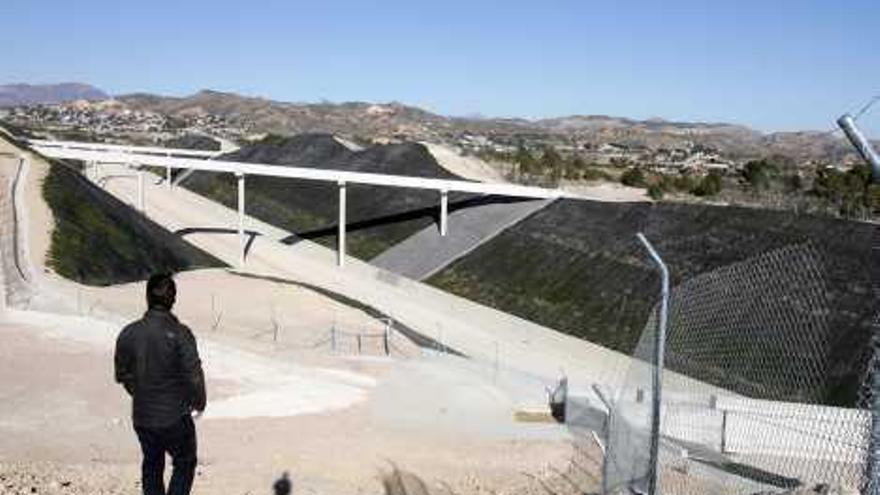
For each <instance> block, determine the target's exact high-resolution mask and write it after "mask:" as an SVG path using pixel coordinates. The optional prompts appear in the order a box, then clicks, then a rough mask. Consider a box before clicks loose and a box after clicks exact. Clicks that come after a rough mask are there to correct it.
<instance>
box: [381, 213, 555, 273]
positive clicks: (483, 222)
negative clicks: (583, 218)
mask: <svg viewBox="0 0 880 495" xmlns="http://www.w3.org/2000/svg"><path fill="white" fill-rule="evenodd" d="M550 202H551V200H535V201H521V200H517V199H513V198H502V197H497V196H489V197H485V198H480V199H478V200H477V201H474V202H473V203H474V204H473V205H472V206H466V207H464V208H459V209H456V210H454V211H452V212H450V213H449V224H448V225H449V231H448V233H447V235H446V237H443V236H441V235H440V230H439V228H437V226H436V225H431V226H428V227H427V228H425V229H422V230H421V231H419V232H416V233H415V234H413V235H412V236H410V237H409V238H407V239H406V240H404V241H403V242H400V243H398V244H396V245H394V246H393V247H391V248H390V249H388V250H386V251H385V252H383V253H382V254H380V255H379V256H377V257H375V258H373V259H372V260H371V261H370V264H371V265H374V266H377V267H379V268H382V269H384V270H388V271H390V272H394V273H397V274H399V275H403V276H405V277H408V278H411V279H413V280H424V279H426V278H428V277H430V276H431V275H433V274H434V273H436V272H437V271H439V270H441V269H443V268H444V267H445V266H447V265H449V264H450V263H452V262H453V261H455V260H457V259H458V258H460V257H462V256H464V255H466V254H467V253H469V252H471V251H472V250H474V249H475V248H477V247H478V246H479V245H480V244H483V243H484V242H486V241H488V240H489V239H492V238H493V237H495V236H496V235H498V234H499V233H500V232H502V231H503V230H504V229H506V228H508V227H510V226H511V225H514V224H516V223H517V222H519V221H520V220H522V219H524V218H526V217H528V216H529V215H531V214H532V213H534V212H536V211H538V210H540V209H541V208H543V207H545V206H547V205H548V204H550Z"/></svg>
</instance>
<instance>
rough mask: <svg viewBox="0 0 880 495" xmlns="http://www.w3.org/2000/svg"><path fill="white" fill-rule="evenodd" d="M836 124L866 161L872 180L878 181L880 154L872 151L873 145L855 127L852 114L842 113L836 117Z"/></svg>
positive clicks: (879, 178) (879, 175) (879, 180)
mask: <svg viewBox="0 0 880 495" xmlns="http://www.w3.org/2000/svg"><path fill="white" fill-rule="evenodd" d="M837 125H838V126H840V128H841V129H843V132H844V133H845V134H846V137H847V139H849V142H851V143H852V145H853V146H854V147H855V148H856V150H858V152H859V154H860V155H861V156H862V158H863V159H864V160H865V161H866V162H868V165H869V166H870V167H871V175H872V176H873V177H874V182H880V156H878V155H877V152H876V151H874V147H873V146H871V143H870V142H868V139H867V138H866V137H865V135H864V134H862V131H861V130H859V128H858V127H856V121H855V119H853V117H852V115H850V114H848V113H847V114H844V115H843V116H842V117H840V118H839V119H837Z"/></svg>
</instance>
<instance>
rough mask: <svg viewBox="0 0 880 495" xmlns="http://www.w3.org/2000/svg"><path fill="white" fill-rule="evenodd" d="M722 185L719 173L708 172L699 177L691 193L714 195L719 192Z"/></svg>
mask: <svg viewBox="0 0 880 495" xmlns="http://www.w3.org/2000/svg"><path fill="white" fill-rule="evenodd" d="M722 186H723V184H722V180H721V174H719V173H718V172H709V174H708V175H706V176H705V177H703V178H702V179H700V182H699V184H697V187H696V188H694V191H693V193H694V195H696V196H715V195H716V194H718V193H719V192H721V188H722Z"/></svg>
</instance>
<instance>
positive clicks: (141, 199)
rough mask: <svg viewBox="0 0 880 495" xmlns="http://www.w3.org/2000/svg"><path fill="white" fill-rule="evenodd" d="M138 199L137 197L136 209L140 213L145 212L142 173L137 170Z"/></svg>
mask: <svg viewBox="0 0 880 495" xmlns="http://www.w3.org/2000/svg"><path fill="white" fill-rule="evenodd" d="M137 176H138V179H137V180H138V197H137V208H138V211H140V212H141V213H144V212H145V209H144V194H145V192H144V171H143V170H138V173H137Z"/></svg>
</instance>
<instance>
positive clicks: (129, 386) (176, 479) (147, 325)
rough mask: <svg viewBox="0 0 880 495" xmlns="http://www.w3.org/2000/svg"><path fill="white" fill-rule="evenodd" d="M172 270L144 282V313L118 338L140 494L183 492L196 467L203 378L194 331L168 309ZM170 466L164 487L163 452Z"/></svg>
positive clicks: (119, 365) (120, 372) (172, 288)
mask: <svg viewBox="0 0 880 495" xmlns="http://www.w3.org/2000/svg"><path fill="white" fill-rule="evenodd" d="M176 296H177V289H176V287H175V284H174V279H173V278H172V276H171V275H170V274H157V275H153V276H152V277H150V280H149V281H148V282H147V307H148V309H147V312H146V313H144V316H143V317H142V318H141V319H139V320H137V321H135V322H133V323H131V324H129V325H128V326H126V327H125V328H124V329H123V330H122V332H121V333H120V334H119V337H118V338H117V339H116V356H115V364H116V381H117V382H119V383H121V384H122V386H123V387H125V390H126V391H127V392H128V394H129V395H130V396H131V398H132V423H134V429H135V432H136V433H137V436H138V440H139V441H140V444H141V451H142V452H143V456H144V459H143V464H142V465H141V477H142V478H141V481H142V486H143V492H144V495H166V493H167V495H187V494H189V492H190V489H191V488H192V483H193V476H194V474H195V469H196V429H195V424H194V423H193V414H195V416H196V417H198V416H199V415H201V413H202V411H204V410H205V379H204V375H203V373H202V364H201V361H200V359H199V352H198V349H197V348H196V340H195V337H194V336H193V334H192V332H191V331H190V329H189V328H187V327H186V326H185V325H183V324H182V323H180V322H179V321H178V320H177V318H176V317H175V316H174V315H173V314H172V313H171V308H172V307H173V306H174V301H175V298H176ZM166 452H167V453H168V454H170V455H171V459H172V464H173V466H174V470H173V472H172V475H171V482H170V484H169V485H168V491H167V492H166V491H165V481H164V471H165V453H166Z"/></svg>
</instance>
